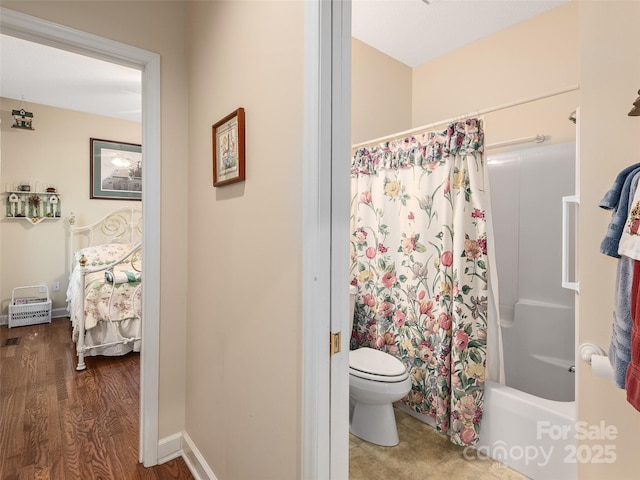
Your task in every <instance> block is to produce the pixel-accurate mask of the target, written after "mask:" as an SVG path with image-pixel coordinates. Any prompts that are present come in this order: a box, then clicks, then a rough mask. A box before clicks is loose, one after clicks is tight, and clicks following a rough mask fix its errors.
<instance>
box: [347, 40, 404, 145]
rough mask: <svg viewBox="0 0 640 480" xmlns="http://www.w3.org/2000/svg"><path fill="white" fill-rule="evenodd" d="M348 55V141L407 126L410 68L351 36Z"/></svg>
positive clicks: (397, 130) (357, 140)
mask: <svg viewBox="0 0 640 480" xmlns="http://www.w3.org/2000/svg"><path fill="white" fill-rule="evenodd" d="M351 58H352V61H351V83H352V85H353V88H352V91H351V113H352V114H351V140H352V143H359V142H366V141H368V140H371V139H373V138H378V137H383V136H385V135H389V134H390V133H394V132H401V131H404V130H408V129H410V128H411V99H412V96H411V92H412V75H413V70H412V69H411V68H410V67H408V66H406V65H405V64H403V63H401V62H399V61H397V60H395V59H393V58H391V57H389V56H388V55H385V54H384V53H382V52H380V51H378V50H376V49H375V48H372V47H370V46H369V45H367V44H365V43H362V42H361V41H360V40H357V39H355V38H354V39H352V42H351ZM385 92H393V95H387V94H385Z"/></svg>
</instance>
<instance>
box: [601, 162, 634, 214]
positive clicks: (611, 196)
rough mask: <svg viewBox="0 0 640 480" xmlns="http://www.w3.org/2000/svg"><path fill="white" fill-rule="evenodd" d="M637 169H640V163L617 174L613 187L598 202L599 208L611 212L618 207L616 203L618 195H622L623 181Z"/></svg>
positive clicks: (618, 199) (618, 198)
mask: <svg viewBox="0 0 640 480" xmlns="http://www.w3.org/2000/svg"><path fill="white" fill-rule="evenodd" d="M637 168H640V163H636V164H635V165H631V166H630V167H627V168H625V169H624V170H622V171H621V172H620V173H619V174H618V176H617V177H616V179H615V181H614V182H613V186H612V187H611V188H610V189H609V191H608V192H607V193H605V194H604V197H603V199H602V200H600V205H599V206H600V208H604V209H605V210H613V209H614V208H616V207H617V206H618V202H619V201H620V195H621V194H622V189H623V186H624V181H625V180H626V179H627V177H628V176H629V174H630V173H631V172H633V171H634V170H635V169H637ZM632 197H633V195H632Z"/></svg>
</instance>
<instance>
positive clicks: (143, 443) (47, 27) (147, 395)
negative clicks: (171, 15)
mask: <svg viewBox="0 0 640 480" xmlns="http://www.w3.org/2000/svg"><path fill="white" fill-rule="evenodd" d="M0 30H1V32H2V33H3V34H6V35H10V36H13V37H17V38H21V39H25V40H29V41H32V42H36V43H41V44H43V45H48V46H52V47H55V48H59V49H62V50H68V51H72V52H75V53H79V54H82V55H86V56H89V57H93V58H98V59H101V60H104V61H107V62H111V63H116V64H120V65H125V66H128V67H132V68H136V69H139V70H141V71H143V72H144V75H143V76H142V105H143V112H142V145H143V146H144V147H143V157H144V165H145V168H144V171H143V173H142V176H143V184H144V185H145V188H144V190H143V192H142V202H143V205H144V210H143V219H142V223H143V231H144V237H143V241H142V251H143V261H144V264H145V276H146V277H147V279H146V280H145V282H144V283H143V286H142V311H143V315H142V329H143V330H144V332H145V335H144V340H143V348H142V351H141V355H140V357H141V358H140V362H141V367H140V368H141V378H140V442H139V460H140V461H141V462H142V463H143V464H144V465H145V466H152V465H156V464H157V462H158V385H159V318H160V56H159V55H158V54H156V53H153V52H149V51H146V50H142V49H139V48H137V47H132V46H130V45H125V44H122V43H119V42H115V41H112V40H108V39H105V38H102V37H98V36H96V35H92V34H88V33H85V32H81V31H78V30H73V29H70V28H67V27H61V26H59V25H56V24H52V23H50V22H47V21H44V20H42V19H39V18H36V17H31V16H29V15H24V14H21V13H18V12H14V11H12V10H7V9H4V8H2V9H1V16H0Z"/></svg>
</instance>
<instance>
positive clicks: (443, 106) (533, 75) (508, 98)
mask: <svg viewBox="0 0 640 480" xmlns="http://www.w3.org/2000/svg"><path fill="white" fill-rule="evenodd" d="M543 32H544V33H543ZM578 80H579V79H578V2H571V3H568V4H566V5H564V6H561V7H558V8H555V9H553V10H551V11H549V12H547V13H544V14H542V15H539V16H537V17H535V18H533V19H531V20H529V21H526V22H522V23H520V24H518V25H515V26H513V27H511V28H508V29H506V30H504V31H502V32H498V33H496V34H494V35H491V36H489V37H486V38H483V39H481V40H478V41H476V42H474V43H472V44H470V45H468V46H466V47H463V48H460V49H458V50H456V51H454V52H452V53H450V54H447V55H443V56H442V57H439V58H437V59H435V60H433V61H431V62H427V63H425V64H424V65H421V66H419V67H416V68H415V69H414V70H413V110H412V125H413V126H414V127H416V126H420V125H425V124H429V123H432V122H438V121H440V120H445V119H448V118H452V117H455V116H458V115H464V114H467V113H469V112H474V111H479V110H483V109H487V108H491V107H495V106H498V105H503V104H505V103H509V102H514V101H519V100H522V99H526V98H529V97H533V96H537V95H542V94H546V93H549V92H552V91H554V90H558V89H562V88H565V87H568V86H571V85H577V84H578V83H579V81H578ZM578 103H579V93H578V92H572V93H567V94H564V95H560V96H557V97H553V98H549V99H545V100H540V101H537V102H533V103H530V104H527V105H522V106H519V107H514V108H510V109H508V110H502V111H500V112H495V113H492V114H487V115H486V116H485V134H486V137H485V141H486V143H487V144H491V143H494V142H501V141H505V140H511V139H514V138H521V137H528V136H532V135H535V134H537V133H540V134H543V135H545V136H547V137H549V138H548V140H549V141H550V142H553V143H564V142H568V141H573V140H574V139H575V127H574V125H573V124H572V123H571V122H569V121H567V118H568V117H569V114H570V113H571V112H572V111H574V110H575V109H576V107H577V106H578Z"/></svg>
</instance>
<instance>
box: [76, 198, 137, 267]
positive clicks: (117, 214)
mask: <svg viewBox="0 0 640 480" xmlns="http://www.w3.org/2000/svg"><path fill="white" fill-rule="evenodd" d="M75 223H76V216H75V215H74V213H73V212H71V214H70V215H69V262H70V265H71V270H70V271H72V270H73V267H74V263H75V259H74V253H75V252H77V251H78V250H80V249H81V248H86V247H92V246H95V245H104V244H107V243H137V242H141V241H142V209H141V208H140V207H125V208H120V209H118V210H114V211H113V212H111V213H109V214H107V215H105V216H104V217H102V218H101V219H100V220H98V221H97V222H94V223H92V224H90V225H86V226H82V227H79V226H76V224H75Z"/></svg>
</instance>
